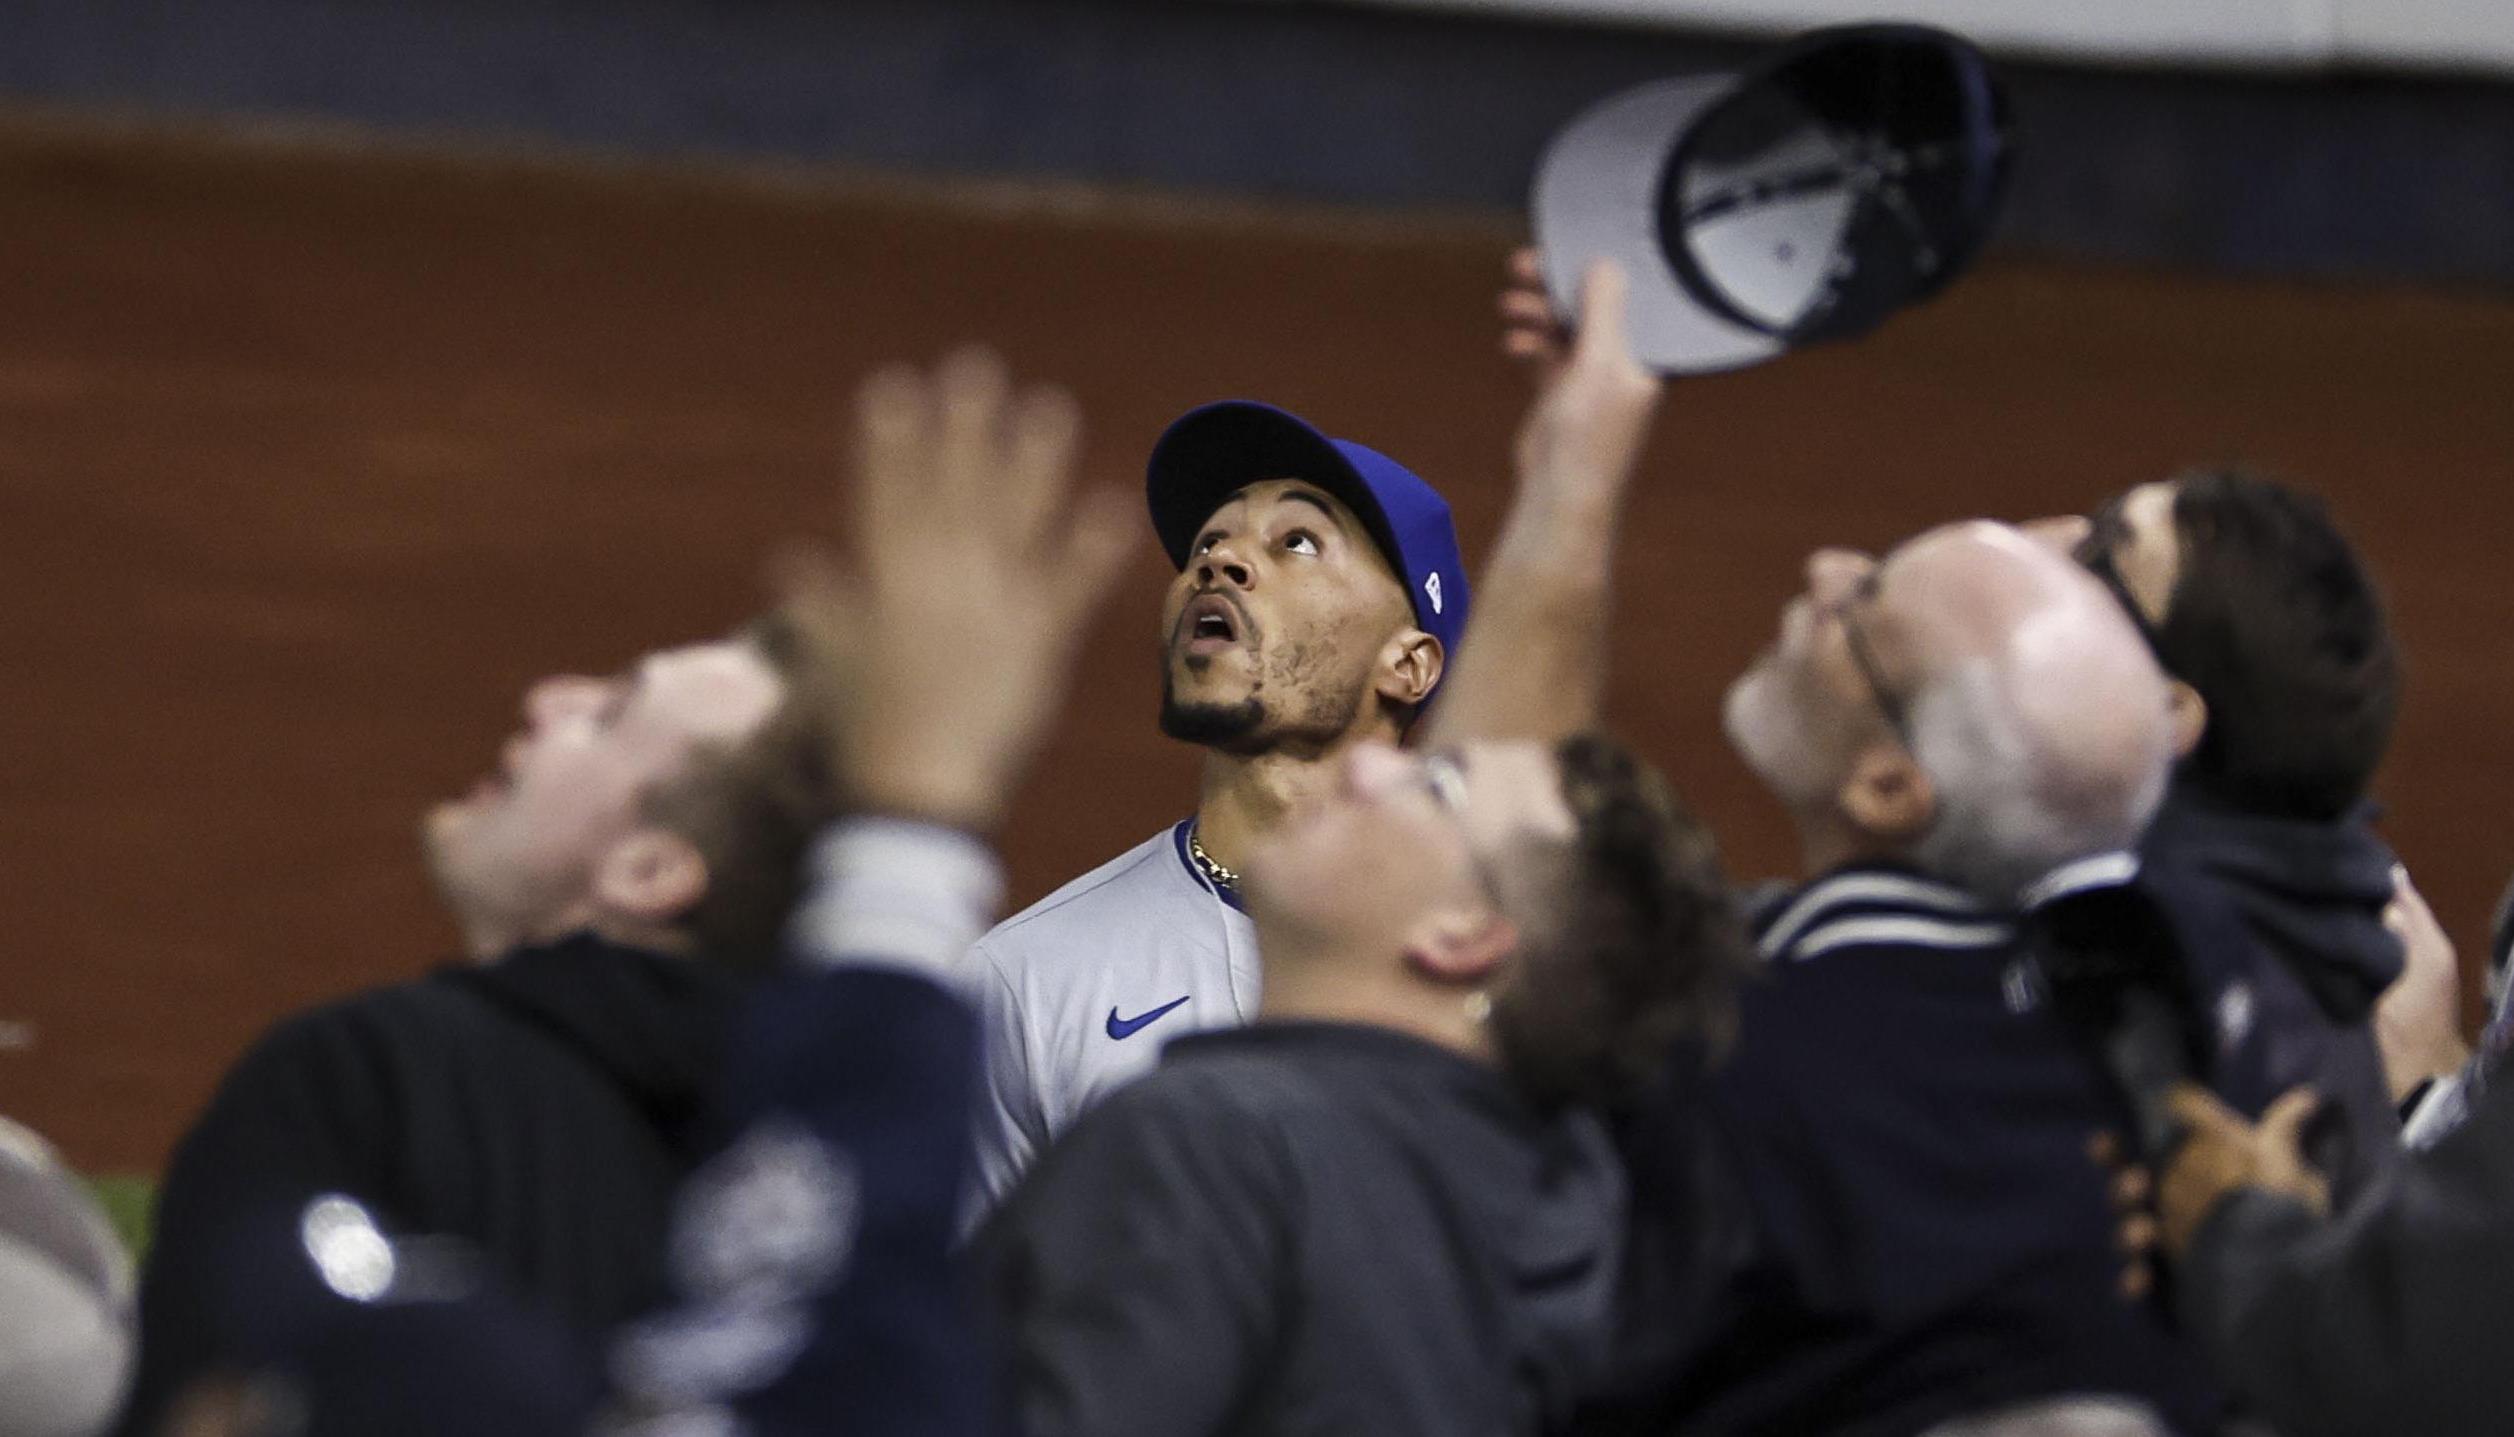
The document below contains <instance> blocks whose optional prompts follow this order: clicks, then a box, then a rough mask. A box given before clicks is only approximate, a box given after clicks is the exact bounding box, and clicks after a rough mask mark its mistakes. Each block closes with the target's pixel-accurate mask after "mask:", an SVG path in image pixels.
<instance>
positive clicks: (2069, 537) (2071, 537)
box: [2016, 514, 2095, 555]
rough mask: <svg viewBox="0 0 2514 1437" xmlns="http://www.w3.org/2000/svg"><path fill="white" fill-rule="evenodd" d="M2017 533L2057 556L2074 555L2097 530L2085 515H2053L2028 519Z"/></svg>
mask: <svg viewBox="0 0 2514 1437" xmlns="http://www.w3.org/2000/svg"><path fill="white" fill-rule="evenodd" d="M2016 527H2017V532H2018V533H2020V534H2023V535H2024V536H2025V537H2026V538H2028V539H2031V540H2033V541H2034V542H2035V543H2037V544H2040V545H2042V546H2043V547H2044V548H2046V549H2049V550H2051V551H2052V552H2054V553H2057V554H2064V555H2073V554H2075V553H2077V551H2078V546H2079V545H2081V544H2083V543H2085V542H2086V536H2087V535H2088V534H2091V533H2093V532H2094V530H2095V521H2094V520H2092V519H2089V518H2087V517H2086V516H2085V515H2084V514H2053V515H2050V516H2048V517H2045V518H2041V519H2028V520H2026V521H2025V522H2024V523H2022V524H2019V525H2017V526H2016Z"/></svg>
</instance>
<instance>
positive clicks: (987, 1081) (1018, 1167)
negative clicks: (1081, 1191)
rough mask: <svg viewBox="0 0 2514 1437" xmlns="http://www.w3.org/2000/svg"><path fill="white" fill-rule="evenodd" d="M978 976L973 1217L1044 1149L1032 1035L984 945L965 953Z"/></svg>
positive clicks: (996, 956) (995, 957)
mask: <svg viewBox="0 0 2514 1437" xmlns="http://www.w3.org/2000/svg"><path fill="white" fill-rule="evenodd" d="M969 961H970V963H971V965H972V967H973V968H974V969H975V970H976V972H977V974H978V976H979V984H980V988H979V1006H980V1010H981V1022H982V1031H983V1034H984V1037H983V1043H984V1048H985V1060H984V1066H983V1070H982V1071H983V1077H982V1080H981V1083H982V1086H981V1090H980V1092H979V1094H978V1101H977V1123H976V1137H977V1193H976V1200H977V1212H978V1214H981V1215H982V1214H983V1213H984V1212H985V1211H986V1210H988V1209H991V1208H993V1207H994V1206H995V1205H996V1204H998V1203H1001V1202H1002V1201H1003V1200H1004V1197H1005V1195H1006V1194H1008V1193H1010V1192H1011V1191H1012V1190H1013V1186H1014V1184H1016V1183H1018V1182H1019V1181H1020V1180H1021V1175H1022V1174H1023V1173H1025V1172H1027V1171H1029V1169H1030V1165H1031V1163H1033V1162H1035V1161H1036V1160H1037V1159H1038V1156H1039V1154H1040V1153H1042V1152H1044V1151H1045V1150H1046V1148H1047V1141H1048V1132H1047V1112H1046V1104H1045V1103H1044V1101H1042V1099H1041V1097H1040V1092H1039V1081H1038V1072H1037V1067H1036V1065H1035V1063H1034V1061H1033V1056H1034V1055H1033V1052H1032V1046H1033V1045H1032V1041H1031V1040H1032V1034H1031V1032H1030V1025H1029V1021H1028V1015H1027V1014H1026V1013H1025V1012H1024V1010H1023V1008H1022V1002H1021V995H1020V993H1019V992H1018V991H1016V990H1015V988H1014V986H1013V982H1012V979H1011V977H1010V975H1008V974H1007V973H1006V972H1005V971H1004V964H1003V960H1002V956H1001V954H1000V953H998V951H997V950H996V949H995V947H994V945H993V943H992V942H991V941H989V940H984V939H981V940H980V941H979V943H978V944H977V946H976V947H975V948H973V949H971V950H970V954H969Z"/></svg>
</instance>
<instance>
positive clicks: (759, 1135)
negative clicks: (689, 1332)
mask: <svg viewBox="0 0 2514 1437" xmlns="http://www.w3.org/2000/svg"><path fill="white" fill-rule="evenodd" d="M679 1209H680V1211H679V1213H678V1214H677V1216H678V1217H679V1219H680V1220H679V1222H678V1223H676V1224H675V1226H674V1231H673V1235H672V1266H673V1273H674V1275H675V1276H677V1277H678V1278H679V1279H680V1280H681V1288H682V1291H684V1292H686V1293H688V1294H689V1295H690V1296H692V1297H694V1298H697V1299H699V1300H701V1301H715V1302H724V1301H732V1300H735V1299H740V1300H742V1301H744V1302H747V1303H751V1304H759V1303H768V1302H778V1301H784V1300H787V1299H791V1298H796V1297H801V1296H804V1295H806V1294H808V1293H812V1292H815V1291H818V1290H820V1289H821V1288H822V1287H824V1286H826V1285H827V1284H828V1283H829V1281H830V1279H832V1278H834V1277H835V1276H837V1274H838V1270H839V1269H840V1268H842V1267H844V1266H846V1263H847V1258H848V1256H849V1255H850V1254H851V1253H852V1252H853V1251H854V1248H855V1236H856V1228H857V1226H858V1225H859V1223H860V1222H861V1221H862V1218H863V1189H862V1183H861V1182H860V1181H859V1179H858V1177H857V1175H856V1168H855V1163H854V1161H853V1160H852V1159H850V1158H849V1157H848V1156H847V1155H846V1154H845V1153H843V1152H840V1151H839V1150H838V1149H836V1148H833V1147H831V1146H830V1145H829V1144H827V1143H824V1142H822V1141H821V1140H820V1139H819V1138H818V1137H816V1136H814V1135H813V1133H812V1132H811V1131H810V1130H809V1129H806V1128H803V1127H800V1126H798V1125H796V1124H794V1123H790V1122H780V1121H775V1120H771V1121H769V1122H765V1123H761V1124H760V1125H759V1126H757V1127H755V1128H753V1129H752V1130H751V1131H750V1132H748V1133H746V1134H744V1135H743V1137H742V1139H741V1141H739V1142H737V1143H735V1144H734V1145H733V1146H732V1147H730V1148H727V1149H726V1150H725V1151H723V1152H722V1153H719V1154H717V1155H716V1156H715V1157H714V1158H712V1159H710V1160H709V1161H708V1163H707V1165H706V1166H705V1167H703V1168H701V1169H700V1170H699V1171H698V1174H697V1175H696V1176H695V1177H693V1178H691V1179H690V1181H689V1185H688V1186H687V1187H686V1188H685V1189H684V1190H683V1192H682V1195H681V1200H680V1203H679Z"/></svg>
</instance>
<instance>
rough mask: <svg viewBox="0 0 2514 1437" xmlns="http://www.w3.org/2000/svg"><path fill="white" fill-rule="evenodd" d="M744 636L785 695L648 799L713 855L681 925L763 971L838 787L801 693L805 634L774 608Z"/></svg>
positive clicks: (729, 961) (703, 950)
mask: <svg viewBox="0 0 2514 1437" xmlns="http://www.w3.org/2000/svg"><path fill="white" fill-rule="evenodd" d="M744 636H745V637H746V638H747V639H748V640H749V641H750V642H751V643H752V644H753V645H754V646H756V647H757V648H758V649H759V651H760V653H761V655H762V656H763V657H765V658H766V659H767V660H768V664H769V667H771V668H773V669H775V670H776V671H777V673H778V675H779V677H780V678H782V679H783V680H784V681H785V685H786V693H785V697H784V699H783V701H782V702H780V703H779V704H778V706H777V708H776V710H775V711H774V712H773V713H771V714H770V715H769V717H768V718H767V719H766V720H765V721H764V722H763V723H762V724H761V725H760V727H759V729H758V730H757V731H756V732H754V733H753V734H752V735H751V736H750V737H749V738H747V739H744V740H743V741H741V742H740V743H735V744H713V745H706V746H702V747H700V748H698V749H697V750H695V751H693V752H692V753H691V754H690V756H689V760H688V762H687V763H686V764H684V765H683V767H682V771H681V772H680V773H679V774H677V775H676V776H674V777H672V778H670V779H667V780H665V781H664V782H662V783H660V784H657V785H656V786H655V787H654V788H653V789H652V790H650V791H649V792H648V793H647V794H646V796H645V800H644V808H645V812H646V816H647V817H648V818H649V819H651V820H652V821H654V822H656V823H658V824H661V825H662V826H664V827H666V828H669V829H671V830H672V831H673V832H675V833H678V834H680V835H681V836H682V837H684V838H686V839H688V840H689V841H690V842H691V843H692V844H694V845H696V846H697V848H698V851H699V853H700V855H701V856H702V857H704V858H705V859H706V861H707V889H706V892H705V893H703V894H702V895H701V896H700V897H699V900H698V902H697V903H695V904H694V905H692V906H691V908H690V910H689V911H688V912H687V913H685V914H683V915H682V917H681V921H680V927H681V929H682V931H683V932H685V933H687V934H688V935H689V937H690V941H691V942H692V944H693V945H694V946H695V947H696V948H697V949H698V951H699V953H700V954H701V956H703V957H706V958H708V959H711V960H713V961H716V962H719V963H723V964H725V965H726V966H728V967H732V968H737V969H740V970H743V971H746V972H765V971H767V970H769V969H771V968H773V967H775V966H776V964H777V962H778V959H779V955H780V953H781V952H782V944H783V941H784V936H785V929H786V923H787V920H788V919H789V918H790V917H792V915H793V913H794V909H795V906H796V905H797V904H799V903H801V902H802V900H803V890H804V882H805V875H804V858H805V855H806V854H807V853H808V851H809V850H810V848H811V845H812V840H813V839H814V838H815V837H817V836H818V835H819V834H820V832H821V830H822V829H824V828H826V827H827V826H828V825H829V824H830V823H831V822H833V821H834V820H835V819H836V818H837V817H838V813H839V804H840V794H839V790H838V785H837V783H836V782H835V780H834V776H833V774H832V771H831V768H830V763H829V757H828V744H827V742H826V740H825V737H824V734H823V730H822V726H821V724H820V723H819V722H818V720H817V717H816V715H817V714H818V712H819V707H818V705H817V704H816V703H815V702H814V701H813V698H812V696H810V695H808V694H807V693H805V692H804V690H805V687H806V685H805V682H804V680H803V677H802V674H801V665H800V662H799V658H798V654H799V648H798V646H799V644H800V643H801V639H800V637H799V636H798V635H796V634H795V633H794V631H793V629H792V627H791V626H790V625H789V624H787V623H786V622H784V621H783V620H782V619H781V618H778V617H775V616H771V617H769V618H766V619H762V620H759V621H758V622H756V623H754V624H752V625H751V626H750V627H749V629H748V630H746V631H745V634H744Z"/></svg>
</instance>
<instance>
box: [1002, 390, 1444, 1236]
mask: <svg viewBox="0 0 2514 1437" xmlns="http://www.w3.org/2000/svg"><path fill="white" fill-rule="evenodd" d="M1147 488H1148V491H1149V496H1150V499H1151V507H1152V520H1153V528H1154V530H1155V532H1156V533H1157V534H1158V535H1159V536H1160V539H1161V544H1162V547H1163V549H1164V550H1165V551H1166V552H1167V553H1168V555H1169V557H1170V561H1171V562H1172V563H1174V564H1176V565H1177V566H1178V571H1179V572H1178V578H1177V579H1176V580H1175V581H1173V582H1172V583H1171V585H1170V589H1169V594H1168V596H1167V598H1166V599H1165V600H1164V602H1163V604H1162V609H1161V634H1162V699H1161V731H1162V732H1163V733H1165V734H1167V735H1169V736H1170V737H1172V738H1175V739H1179V740H1181V741H1182V742H1186V743H1192V744H1195V745H1198V746H1199V747H1201V748H1203V749H1205V751H1206V758H1205V765H1204V780H1203V786H1202V791H1201V793H1200V794H1199V796H1198V800H1197V805H1196V811H1195V813H1194V814H1193V815H1192V816H1191V817H1189V818H1187V819H1185V820H1183V821H1181V822H1179V823H1177V824H1175V825H1172V826H1171V827H1168V828H1165V829H1163V830H1162V831H1161V832H1160V833H1158V834H1155V835H1154V836H1153V837H1151V838H1150V839H1147V840H1146V841H1145V842H1143V843H1141V844H1139V845H1137V846H1136V847H1134V848H1133V849H1130V850H1128V851H1127V852H1125V853H1123V854H1120V855H1119V856H1118V857H1117V858H1115V859H1113V860H1111V861H1110V862H1108V863H1106V864H1103V865H1102V866H1100V867H1099V868H1097V869H1094V870H1093V871H1091V872H1090V873H1087V874H1084V875H1083V876H1082V877H1081V878H1078V879H1076V880H1074V881H1073V882H1071V883H1069V884H1067V885H1065V886H1064V887H1063V888H1060V889H1058V890H1057V891H1056V892H1054V893H1052V894H1050V895H1048V896H1047V897H1046V898H1045V899H1043V900H1041V901H1040V902H1039V903H1037V904H1035V905H1033V906H1032V907H1030V908H1029V909H1027V910H1026V911H1024V912H1022V913H1019V914H1016V915H1014V916H1013V917H1012V918H1010V919H1007V920H1006V921H1005V922H1004V923H1002V924H1000V925H999V926H997V928H996V929H995V930H994V931H993V932H991V933H989V934H988V935H987V936H986V938H985V939H984V940H983V941H981V942H980V943H979V944H978V946H977V949H976V957H977V962H978V964H979V966H980V969H981V971H982V972H983V973H984V974H985V982H986V1010H987V1027H988V1069H989V1071H988V1075H987V1085H986V1086H987V1093H986V1097H985V1098H984V1099H982V1100H981V1104H980V1107H981V1113H980V1117H979V1122H978V1171H979V1178H980V1184H981V1188H982V1191H983V1193H984V1195H985V1196H987V1197H988V1198H990V1199H992V1198H1000V1197H1001V1196H1002V1195H1003V1194H1004V1193H1005V1192H1006V1191H1007V1190H1009V1189H1010V1188H1011V1187H1012V1185H1013V1183H1014V1182H1015V1181H1016V1180H1017V1179H1018V1178H1019V1177H1020V1175H1021V1173H1022V1171H1023V1170H1024V1169H1026V1168H1027V1167H1028V1166H1029V1165H1030V1163H1031V1162H1032V1161H1033V1160H1034V1159H1035V1158H1036V1157H1037V1156H1038V1154H1039V1153H1040V1152H1041V1151H1042V1150H1044V1149H1045V1148H1046V1146H1047V1145H1048V1143H1049V1142H1050V1141H1052V1140H1053V1139H1054V1138H1055V1137H1056V1136H1057V1135H1058V1134H1060V1133H1062V1132H1063V1131H1064V1130H1065V1128H1066V1127H1067V1126H1068V1125H1069V1124H1071V1123H1072V1121H1073V1120H1074V1118H1075V1117H1076V1116H1077V1115H1078V1114H1080V1113H1081V1112H1082V1110H1083V1109H1084V1108H1085V1107H1087V1106H1089V1105H1090V1104H1091V1103H1093V1102H1095V1101H1097V1100H1098V1099H1099V1098H1101V1097H1103V1096H1105V1095H1106V1094H1107V1093H1108V1092H1109V1090H1110V1089H1112V1088H1114V1087H1116V1086H1117V1085H1119V1084H1120V1083H1123V1082H1124V1081H1126V1080H1127V1079H1129V1078H1132V1077H1135V1076H1137V1075H1139V1074H1141V1073H1143V1072H1144V1071H1145V1070H1147V1069H1148V1068H1150V1067H1151V1066H1152V1064H1153V1061H1154V1058H1155V1057H1156V1056H1157V1054H1158V1052H1159V1049H1160V1047H1161V1045H1162V1044H1163V1043H1164V1042H1165V1041H1167V1040H1169V1039H1171V1038H1174V1037H1177V1036H1179V1035H1182V1034H1185V1033H1191V1032H1197V1031H1202V1030H1207V1029H1213V1028H1225V1027H1236V1026H1238V1025H1240V1024H1243V1023H1246V1022H1249V1021H1250V1020H1252V1019H1253V1018H1255V1017H1256V1015H1257V1011H1258V1003H1259V974H1258V964H1257V947H1256V933H1255V930H1254V929H1253V928H1252V927H1251V926H1250V924H1249V920H1248V917H1247V914H1246V913H1245V912H1244V911H1243V909H1242V908H1241V906H1240V899H1239V866H1240V863H1241V861H1242V859H1243V858H1244V857H1245V855H1246V854H1247V852H1248V851H1249V850H1250V849H1251V848H1252V847H1253V846H1254V844H1255V843H1256V842H1257V840H1258V839H1259V837H1260V836H1261V835H1263V834H1266V833H1268V832H1270V831H1272V830H1274V829H1276V828H1277V827H1279V826H1281V825H1282V824H1284V823H1285V822H1287V821H1289V820H1290V819H1292V818H1293V817H1294V816H1295V815H1297V814H1298V813H1299V812H1301V811H1302V810H1303V809H1304V808H1306V807H1308V806H1309V805H1310V804H1312V803H1314V802H1316V801H1317V799H1318V798H1319V796H1320V795H1321V794H1322V793H1324V792H1326V791H1327V790H1329V789H1331V788H1332V787H1333V786H1334V785H1335V783H1336V781H1337V780H1336V775H1337V773H1338V772H1339V769H1340V765H1341V763H1342V761H1343V759H1344V757H1345V755H1346V754H1348V753H1350V752H1351V751H1352V750H1353V749H1354V748H1355V747H1356V746H1357V745H1359V744H1363V743H1373V742H1376V743H1395V742H1397V741H1399V740H1401V739H1402V738H1403V737H1404V736H1405V734H1406V731H1407V729H1408V727H1409V726H1410V725H1411V724H1412V723H1413V721H1414V718H1415V716H1416V715H1417V714H1418V713H1420V712H1421V711H1422V709H1423V706H1424V705H1425V704H1426V703H1428V702H1429V701H1430V699H1431V697H1432V693H1433V691H1434V690H1435V689H1436V688H1438V687H1439V685H1440V680H1441V674H1442V670H1443V667H1444V666H1445V665H1446V663H1447V662H1448V660H1449V658H1450V657H1451V655H1452V654H1453V653H1454V652H1455V649H1456V646H1457V641H1458V635H1459V634H1460V633H1461V632H1462V631H1463V629H1464V627H1465V624H1466V613H1467V579H1466V572H1465V568H1464V565H1463V564H1462V562H1461V561H1460V558H1459V554H1458V541H1457V534H1456V532H1455V530H1454V529H1453V528H1452V527H1451V524H1450V519H1449V506H1448V504H1447V503H1446V502H1445V501H1443V500H1442V499H1441V497H1440V495H1439V494H1438V493H1437V492H1435V491H1434V490H1433V489H1432V488H1431V486H1430V485H1428V484H1426V483H1424V482H1423V481H1422V480H1421V479H1419V478H1417V477H1415V476H1414V475H1413V474H1412V473H1410V472H1408V471H1407V470H1406V469H1405V468H1404V467H1403V466H1401V465H1399V464H1397V463H1396V462H1395V461H1394V460H1391V459H1389V458H1388V457H1387V456H1385V455H1383V454H1379V453H1377V452H1375V451H1373V450H1370V449H1367V448H1364V447H1363V446H1362V445H1359V444H1355V443H1353V442H1351V441H1349V440H1342V439H1330V438H1328V437H1327V436H1326V435H1324V434H1321V433H1320V432H1318V431H1317V430H1316V429H1314V428H1312V427H1311V426H1310V425H1309V424H1308V423H1306V422H1305V421H1303V420H1301V419H1299V418H1296V417H1294V416H1293V415H1291V414H1288V413H1285V412H1284V411H1282V410H1280V409H1274V408H1271V407H1268V406H1266V405H1262V404H1253V403H1244V402H1228V403H1220V404H1211V405H1207V406H1205V407H1203V408H1200V409H1196V410H1194V411H1191V412H1190V413H1188V414H1187V415H1185V416H1184V417H1182V418H1180V419H1179V420H1178V421H1177V422H1176V423H1174V424H1172V425H1171V426H1170V428H1169V430H1168V431H1167V432H1166V433H1164V434H1163V435H1162V436H1161V438H1160V441H1159V442H1158V443H1157V444H1155V445H1154V447H1153V452H1152V459H1151V463H1150V465H1149V471H1148V479H1147Z"/></svg>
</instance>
